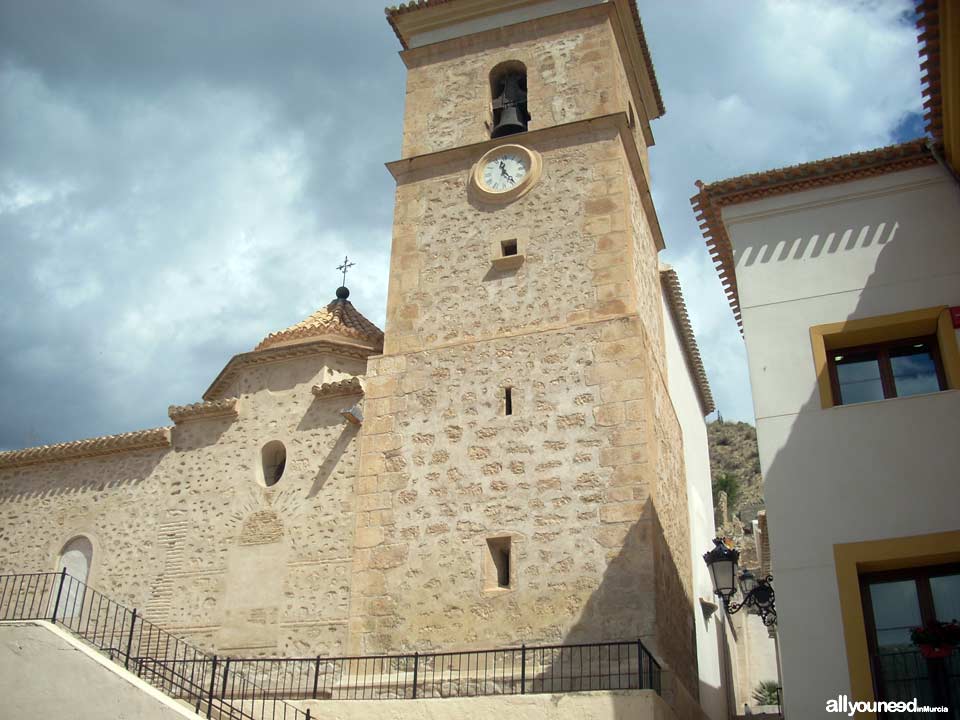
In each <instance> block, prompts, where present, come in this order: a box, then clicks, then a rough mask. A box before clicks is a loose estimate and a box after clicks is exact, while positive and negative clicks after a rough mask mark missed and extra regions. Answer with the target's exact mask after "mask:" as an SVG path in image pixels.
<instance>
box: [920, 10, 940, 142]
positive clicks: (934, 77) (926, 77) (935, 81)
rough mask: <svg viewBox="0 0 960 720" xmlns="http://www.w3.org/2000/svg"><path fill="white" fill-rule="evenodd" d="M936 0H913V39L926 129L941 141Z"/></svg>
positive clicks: (938, 16)
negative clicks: (917, 49) (916, 47)
mask: <svg viewBox="0 0 960 720" xmlns="http://www.w3.org/2000/svg"><path fill="white" fill-rule="evenodd" d="M938 6H939V1H938V0H920V2H918V3H917V8H916V10H917V18H918V19H917V29H918V30H919V31H920V34H919V35H917V42H918V43H919V44H920V50H919V55H920V57H921V58H926V59H925V60H923V62H921V63H920V72H921V73H922V74H921V76H920V85H921V88H922V90H921V95H922V97H923V98H924V102H923V108H924V113H923V119H924V126H925V129H926V131H927V132H928V133H929V134H930V136H931V137H933V139H934V140H935V141H936V142H943V94H942V92H941V90H942V88H941V84H940V83H941V78H940V57H941V55H940V51H941V47H940V12H939V7H938Z"/></svg>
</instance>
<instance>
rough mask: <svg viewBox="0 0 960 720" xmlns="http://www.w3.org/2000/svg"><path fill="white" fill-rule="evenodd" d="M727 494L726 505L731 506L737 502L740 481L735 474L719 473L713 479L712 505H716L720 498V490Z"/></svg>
mask: <svg viewBox="0 0 960 720" xmlns="http://www.w3.org/2000/svg"><path fill="white" fill-rule="evenodd" d="M721 490H722V491H723V492H725V493H726V494H727V507H728V508H733V507H734V506H735V505H736V504H737V498H738V497H739V495H740V481H739V480H737V477H736V476H735V475H730V474H729V473H720V474H719V475H717V476H716V477H715V478H714V479H713V505H714V507H716V506H717V503H718V502H719V499H720V491H721Z"/></svg>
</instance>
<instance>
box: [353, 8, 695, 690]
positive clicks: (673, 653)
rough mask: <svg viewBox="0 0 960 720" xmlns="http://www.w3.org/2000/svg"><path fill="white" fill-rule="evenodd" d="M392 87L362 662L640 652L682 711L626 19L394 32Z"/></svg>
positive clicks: (365, 450)
mask: <svg viewBox="0 0 960 720" xmlns="http://www.w3.org/2000/svg"><path fill="white" fill-rule="evenodd" d="M387 16H388V20H389V22H390V24H391V25H392V26H393V28H394V30H395V31H396V33H397V36H398V37H399V39H400V42H401V44H402V45H403V48H404V49H403V51H402V52H401V58H402V59H403V62H404V63H405V65H406V67H407V70H408V73H407V98H406V113H405V119H404V129H403V150H402V158H401V159H400V160H397V161H395V162H392V163H389V165H388V167H389V169H390V172H391V173H392V174H393V176H394V178H395V179H396V182H397V191H396V209H395V216H394V228H393V248H392V257H391V266H390V287H389V295H388V307H387V324H386V335H385V340H384V352H383V355H382V356H381V357H379V358H373V359H371V361H370V365H369V372H368V378H367V388H366V401H365V403H366V404H365V408H364V414H365V421H364V429H363V434H362V441H361V460H360V472H359V477H358V480H357V498H356V502H357V506H356V509H357V515H356V517H357V525H356V546H357V548H358V549H357V550H356V551H355V554H354V567H353V583H352V599H351V624H350V631H351V632H350V644H351V650H352V651H353V652H362V653H375V652H385V651H398V650H409V651H412V650H428V649H434V650H442V649H447V648H470V647H496V646H503V645H512V644H517V645H519V644H520V643H521V642H526V643H528V644H529V643H537V642H541V643H561V642H566V643H575V642H591V641H603V640H622V639H628V638H629V639H636V638H640V639H642V640H643V641H644V643H645V644H646V645H647V646H648V647H649V648H650V649H651V650H652V651H653V652H654V653H655V654H656V655H657V656H658V658H660V659H661V661H662V662H663V663H664V665H665V667H666V668H667V669H668V670H669V671H670V672H671V673H673V674H674V676H675V678H676V680H677V681H679V683H680V684H681V685H682V686H684V687H686V688H687V689H688V691H689V693H690V694H691V695H693V696H694V697H695V696H696V692H697V691H696V682H695V664H696V660H695V649H694V647H693V637H692V636H693V630H692V627H693V626H692V616H693V607H692V598H691V589H690V588H691V580H690V550H689V544H690V541H689V529H688V520H687V517H688V515H687V507H686V502H687V501H686V491H685V485H684V475H683V472H684V471H683V452H682V443H681V438H680V431H679V428H678V425H677V421H676V418H675V416H674V414H673V408H672V406H671V403H670V400H669V397H668V395H667V389H666V387H667V386H666V369H665V357H664V355H665V351H664V337H663V333H664V330H663V327H662V313H661V305H660V302H661V300H660V298H661V294H660V285H659V283H660V280H659V272H658V258H657V255H658V251H659V250H660V249H662V247H663V240H662V238H661V235H660V230H659V227H658V224H657V220H656V215H655V213H654V209H653V205H652V202H651V200H650V193H649V184H648V167H647V147H648V145H650V144H652V142H653V139H652V135H651V132H650V121H651V120H652V119H654V118H656V117H658V116H660V115H661V114H662V113H663V107H662V104H661V101H660V96H659V91H658V89H657V84H656V79H655V77H654V72H653V67H652V64H651V61H650V57H649V53H648V50H647V46H646V42H645V39H644V35H643V30H642V27H641V25H640V20H639V16H638V15H637V12H636V7H635V5H634V3H633V2H632V0H611V1H608V2H602V1H591V0H545V1H542V2H536V1H533V0H504V1H502V2H491V0H448V1H445V2H439V1H437V0H427V1H426V2H420V3H418V4H416V5H414V4H412V3H411V4H410V5H408V6H401V7H400V8H395V9H389V10H388V11H387Z"/></svg>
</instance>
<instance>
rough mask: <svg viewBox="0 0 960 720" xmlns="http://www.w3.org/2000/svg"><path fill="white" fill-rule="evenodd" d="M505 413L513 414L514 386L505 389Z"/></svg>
mask: <svg viewBox="0 0 960 720" xmlns="http://www.w3.org/2000/svg"><path fill="white" fill-rule="evenodd" d="M503 414H504V415H513V388H511V387H508V388H504V389H503Z"/></svg>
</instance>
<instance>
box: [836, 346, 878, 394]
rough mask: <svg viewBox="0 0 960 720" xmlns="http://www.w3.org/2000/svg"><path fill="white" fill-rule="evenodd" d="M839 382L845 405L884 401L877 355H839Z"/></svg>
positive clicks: (837, 357)
mask: <svg viewBox="0 0 960 720" xmlns="http://www.w3.org/2000/svg"><path fill="white" fill-rule="evenodd" d="M835 359H837V380H838V383H839V385H840V402H841V403H843V404H844V405H851V404H853V403H861V402H870V401H871V400H883V398H884V395H883V380H882V379H881V378H880V361H879V360H878V359H877V357H876V355H874V356H873V357H869V356H863V355H861V356H859V357H857V356H855V357H852V358H850V357H848V356H844V355H837V356H836V357H835Z"/></svg>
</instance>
